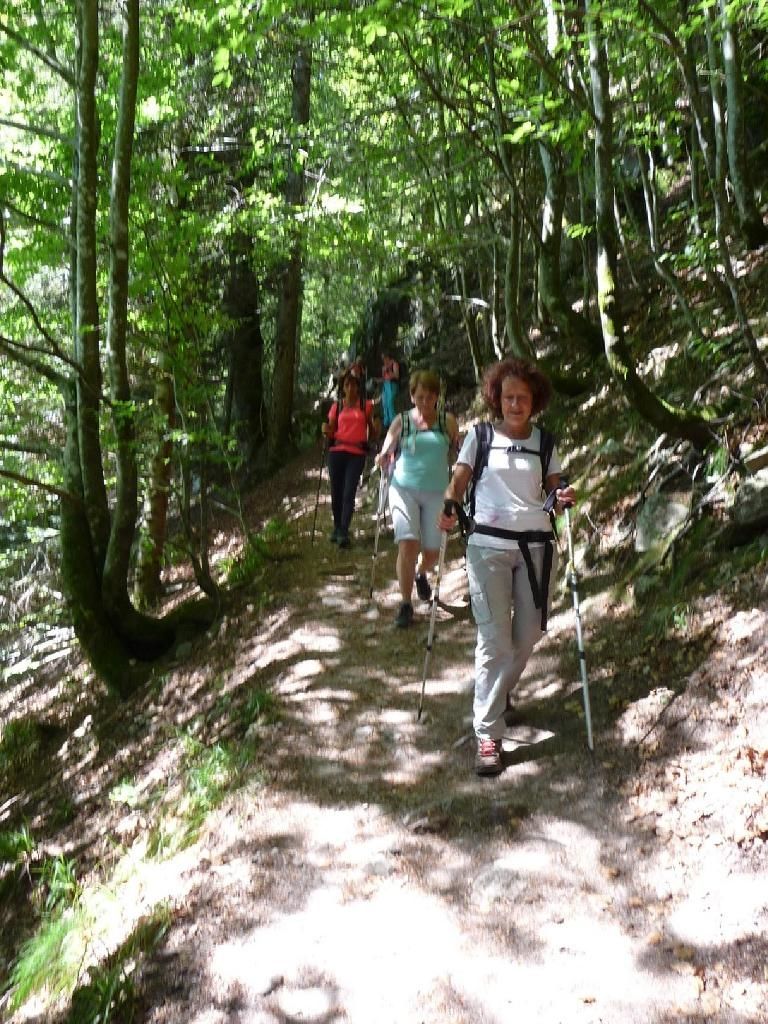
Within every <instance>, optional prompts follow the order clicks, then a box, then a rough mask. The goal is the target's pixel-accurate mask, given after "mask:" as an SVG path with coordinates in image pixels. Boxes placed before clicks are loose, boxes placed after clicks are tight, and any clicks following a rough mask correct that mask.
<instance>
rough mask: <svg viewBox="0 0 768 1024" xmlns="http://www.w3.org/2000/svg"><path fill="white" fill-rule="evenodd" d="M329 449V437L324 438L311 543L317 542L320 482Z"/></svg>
mask: <svg viewBox="0 0 768 1024" xmlns="http://www.w3.org/2000/svg"><path fill="white" fill-rule="evenodd" d="M327 451H328V439H327V438H324V439H323V452H322V455H321V456H320V473H319V475H318V477H317V495H316V496H315V518H314V519H313V520H312V540H311V541H310V544H314V543H315V527H316V526H317V509H318V506H319V505H320V484H321V483H322V481H323V466H324V465H325V456H326V453H327Z"/></svg>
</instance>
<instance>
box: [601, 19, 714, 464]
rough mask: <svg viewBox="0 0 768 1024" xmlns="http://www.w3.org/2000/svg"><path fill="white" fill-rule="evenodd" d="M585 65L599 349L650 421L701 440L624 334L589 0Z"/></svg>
mask: <svg viewBox="0 0 768 1024" xmlns="http://www.w3.org/2000/svg"><path fill="white" fill-rule="evenodd" d="M585 11H586V15H587V33H588V37H589V69H590V82H591V86H592V102H593V108H594V114H595V212H596V226H597V299H598V306H599V309H600V324H601V327H602V332H603V341H604V345H605V355H606V359H607V360H608V365H609V366H610V368H611V372H612V373H613V375H614V377H615V379H616V380H617V382H618V383H619V385H620V386H621V388H622V390H623V391H624V394H625V395H626V397H627V399H628V400H629V402H630V403H631V404H632V405H633V406H634V408H636V409H637V410H638V412H639V413H640V414H641V415H642V416H643V417H645V418H646V419H647V420H649V422H651V423H653V425H654V426H655V427H657V428H658V429H659V430H662V431H664V432H665V433H668V434H670V435H671V436H672V437H684V438H687V439H688V440H690V441H693V442H694V443H695V444H698V445H700V446H702V447H703V446H705V445H706V444H707V443H708V442H709V441H710V440H711V439H712V434H711V432H710V428H709V427H708V425H707V424H706V422H705V421H704V420H701V419H699V418H697V417H689V416H686V415H685V414H683V413H679V412H678V411H676V410H675V409H673V408H672V407H671V406H670V405H668V404H667V403H666V402H662V401H660V400H659V399H658V398H657V397H656V396H655V395H654V394H653V393H652V392H651V391H650V390H649V389H648V388H647V387H646V386H645V384H644V383H643V382H642V380H641V379H640V377H639V376H638V374H637V371H636V369H635V366H634V363H633V362H632V359H631V356H630V353H629V349H628V347H627V345H626V341H625V339H624V326H623V323H622V319H621V312H620V308H619V294H618V286H617V277H616V252H617V241H616V225H615V222H614V212H613V112H612V108H611V100H610V92H609V80H608V59H607V55H606V51H605V45H604V41H603V36H602V27H601V24H600V15H599V13H597V12H596V11H595V9H594V0H586V3H585Z"/></svg>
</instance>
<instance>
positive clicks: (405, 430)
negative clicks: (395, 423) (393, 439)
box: [400, 409, 412, 443]
mask: <svg viewBox="0 0 768 1024" xmlns="http://www.w3.org/2000/svg"><path fill="white" fill-rule="evenodd" d="M400 415H401V418H402V421H403V427H402V430H401V431H400V441H401V443H402V442H403V441H405V439H406V438H407V437H408V436H409V435H410V433H411V429H412V424H411V410H410V409H406V410H405V411H404V412H402V413H401V414H400Z"/></svg>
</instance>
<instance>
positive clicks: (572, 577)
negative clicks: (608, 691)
mask: <svg viewBox="0 0 768 1024" xmlns="http://www.w3.org/2000/svg"><path fill="white" fill-rule="evenodd" d="M561 485H562V486H564V485H565V480H563V481H562V484H561ZM564 508H565V532H566V534H567V536H568V583H569V585H570V588H571V593H572V594H573V611H574V615H575V618H576V646H577V647H578V650H579V669H580V671H581V692H582V696H583V698H584V718H585V721H586V725H587V746H588V747H589V749H590V752H591V753H594V752H595V746H594V743H593V740H592V712H591V710H590V706H589V683H588V682H587V657H586V655H585V653H584V640H583V637H582V634H581V612H580V611H579V590H578V583H579V580H578V576H577V575H576V562H575V560H574V557H573V535H572V533H571V511H570V508H571V507H570V505H565V507H564Z"/></svg>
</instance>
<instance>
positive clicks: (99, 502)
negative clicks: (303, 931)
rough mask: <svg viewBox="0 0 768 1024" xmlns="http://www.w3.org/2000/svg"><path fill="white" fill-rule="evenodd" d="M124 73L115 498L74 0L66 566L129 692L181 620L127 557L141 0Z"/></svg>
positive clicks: (90, 115)
mask: <svg viewBox="0 0 768 1024" xmlns="http://www.w3.org/2000/svg"><path fill="white" fill-rule="evenodd" d="M122 10H123V26H124V32H123V56H122V76H121V83H120V93H119V100H118V116H117V124H116V127H115V144H114V156H113V166H112V189H111V194H110V238H109V247H110V267H109V273H108V281H109V296H108V316H107V355H108V371H109V374H108V377H109V388H110V394H109V400H110V401H109V406H110V408H111V411H112V415H113V429H114V433H115V437H116V439H117V442H116V450H115V452H114V456H115V465H116V485H115V501H114V506H113V507H112V508H111V509H110V506H109V504H108V500H107V488H106V483H105V475H104V459H103V452H102V447H101V420H100V412H101V409H102V407H103V406H104V396H103V394H102V368H101V361H100V351H99V348H100V346H99V339H100V334H101V326H100V317H99V302H98V287H97V282H98V275H99V260H98V246H97V233H96V219H97V204H98V175H97V167H98V143H99V124H98V120H97V113H96V102H95V94H96V82H97V74H98V66H99V22H98V3H97V0H78V2H77V4H76V9H75V13H76V19H77V25H76V27H77V66H76V81H75V99H76V112H77V119H76V141H75V146H76V157H75V161H74V167H75V174H76V188H75V192H74V196H75V206H76V208H75V210H74V212H73V221H74V223H75V225H76V228H75V235H74V246H73V266H72V275H73V300H74V301H73V351H74V355H75V360H74V361H75V364H76V366H77V372H76V374H75V377H74V379H72V380H70V381H65V382H63V384H62V391H63V396H64V422H65V430H66V443H65V450H64V478H65V486H66V490H67V493H68V495H69V497H68V498H67V499H65V500H64V501H63V502H62V516H61V518H62V526H61V542H62V575H63V581H64V586H65V589H66V592H67V595H68V598H69V602H70V606H71V613H72V618H73V624H74V627H75V631H76V634H77V637H78V639H79V641H80V644H81V646H82V648H83V650H84V652H85V653H86V655H87V657H88V658H89V660H90V662H91V664H92V665H93V667H94V669H95V670H96V672H97V673H98V674H99V675H100V676H101V677H102V678H103V680H104V681H105V682H106V684H107V686H108V687H109V688H110V690H112V691H113V692H115V693H117V694H118V695H119V696H121V697H127V696H129V695H130V694H131V693H132V692H133V691H134V690H135V688H136V686H137V685H138V684H139V682H140V681H141V680H142V678H143V677H144V675H145V672H144V671H143V669H142V666H144V667H146V665H147V663H149V662H151V661H152V660H153V659H155V658H157V657H158V656H159V655H160V654H162V653H163V652H164V651H166V650H167V649H168V648H169V647H170V645H171V644H172V642H173V639H174V636H175V631H174V628H173V627H171V626H170V625H168V624H167V623H164V622H162V621H160V620H157V619H153V618H149V617H147V616H144V615H142V614H140V613H139V612H138V611H137V610H136V609H135V608H134V606H133V605H132V603H131V601H130V598H129V582H128V573H129V564H130V557H131V549H132V544H133V539H134V535H135V529H136V518H137V501H138V499H137V494H138V485H137V469H136V445H135V436H134V433H135V432H134V411H133V402H132V396H131V392H130V384H129V375H128V366H127V359H126V345H127V331H128V317H127V301H128V269H129V252H130V239H129V235H128V208H129V200H130V187H131V179H130V172H131V163H132V141H133V133H134V123H135V105H136V90H137V81H138V67H139V2H138V0H126V3H125V4H124V5H123V8H122Z"/></svg>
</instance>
